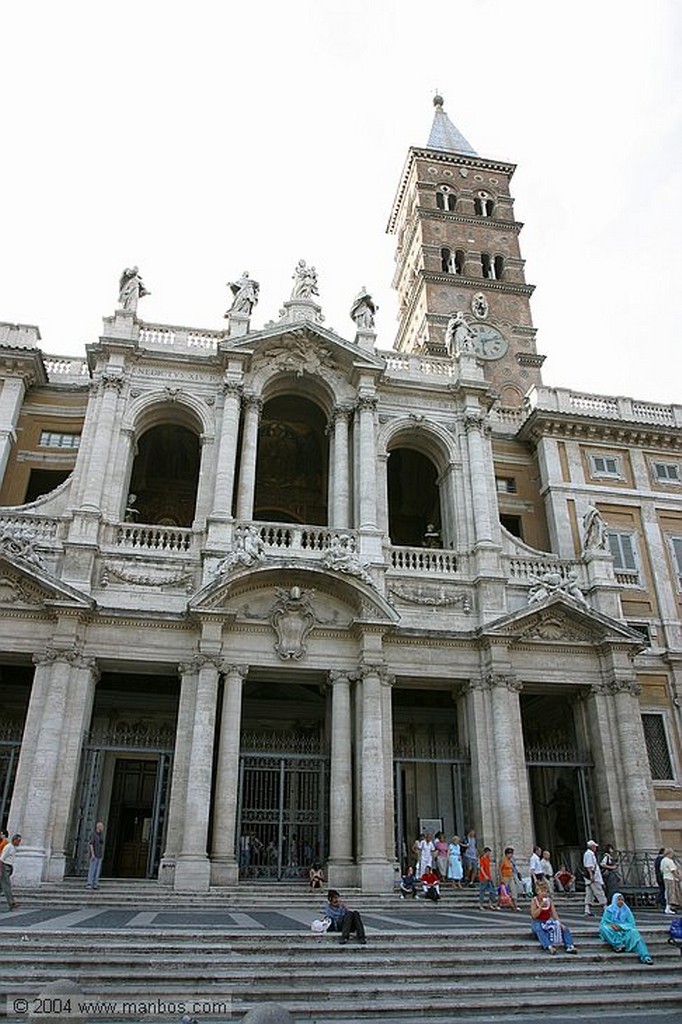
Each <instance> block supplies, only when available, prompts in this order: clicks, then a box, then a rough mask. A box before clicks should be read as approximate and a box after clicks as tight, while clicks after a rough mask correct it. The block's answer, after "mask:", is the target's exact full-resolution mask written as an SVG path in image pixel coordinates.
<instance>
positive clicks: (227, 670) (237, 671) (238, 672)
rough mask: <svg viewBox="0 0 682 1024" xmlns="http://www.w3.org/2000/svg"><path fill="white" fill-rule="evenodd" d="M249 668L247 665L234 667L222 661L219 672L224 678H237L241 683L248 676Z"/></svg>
mask: <svg viewBox="0 0 682 1024" xmlns="http://www.w3.org/2000/svg"><path fill="white" fill-rule="evenodd" d="M249 667H250V666H249V665H235V664H232V663H231V662H227V661H223V662H222V664H221V665H220V671H221V672H222V673H223V675H226V676H239V678H240V679H241V680H242V682H243V681H244V680H245V679H246V677H247V676H248V674H249Z"/></svg>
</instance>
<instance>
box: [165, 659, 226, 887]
mask: <svg viewBox="0 0 682 1024" xmlns="http://www.w3.org/2000/svg"><path fill="white" fill-rule="evenodd" d="M197 667H198V672H197V677H196V699H195V704H194V720H193V722H192V728H191V731H190V734H189V736H188V737H187V739H188V741H189V744H190V753H189V763H188V772H187V775H188V781H187V799H186V801H185V816H184V817H185V823H184V832H183V836H182V849H181V851H180V853H179V854H178V857H177V860H176V864H175V883H174V884H175V888H176V889H183V890H189V891H192V892H207V891H208V887H209V882H210V868H211V866H210V862H209V859H208V855H207V852H206V851H207V842H208V822H209V815H210V811H211V782H212V778H213V744H214V736H215V717H216V701H217V698H218V666H217V663H216V661H215V659H213V658H211V657H208V656H207V655H203V654H201V655H199V656H198V658H197Z"/></svg>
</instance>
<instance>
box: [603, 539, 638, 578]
mask: <svg viewBox="0 0 682 1024" xmlns="http://www.w3.org/2000/svg"><path fill="white" fill-rule="evenodd" d="M607 536H608V540H609V547H610V548H611V554H612V555H613V567H614V569H616V570H617V571H618V570H620V571H622V572H637V560H636V558H635V541H634V537H633V536H632V534H631V533H612V532H611V530H609V532H608V535H607Z"/></svg>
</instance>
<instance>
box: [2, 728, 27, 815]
mask: <svg viewBox="0 0 682 1024" xmlns="http://www.w3.org/2000/svg"><path fill="white" fill-rule="evenodd" d="M22 733H23V726H20V725H16V724H15V723H3V724H2V725H0V828H7V819H8V818H9V808H10V803H11V802H12V791H13V790H14V780H15V777H16V774H17V764H18V762H19V754H20V753H21V737H22Z"/></svg>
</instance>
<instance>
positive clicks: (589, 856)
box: [583, 839, 606, 917]
mask: <svg viewBox="0 0 682 1024" xmlns="http://www.w3.org/2000/svg"><path fill="white" fill-rule="evenodd" d="M598 849H599V844H598V843H595V841H594V839H588V841H587V849H586V850H585V853H584V854H583V867H584V869H585V916H586V917H590V916H591V915H592V909H591V904H592V900H593V899H594V900H596V902H597V903H599V905H600V906H601V907H605V906H606V896H605V895H604V879H603V877H602V873H601V870H600V868H599V861H598V860H597V850H598Z"/></svg>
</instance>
